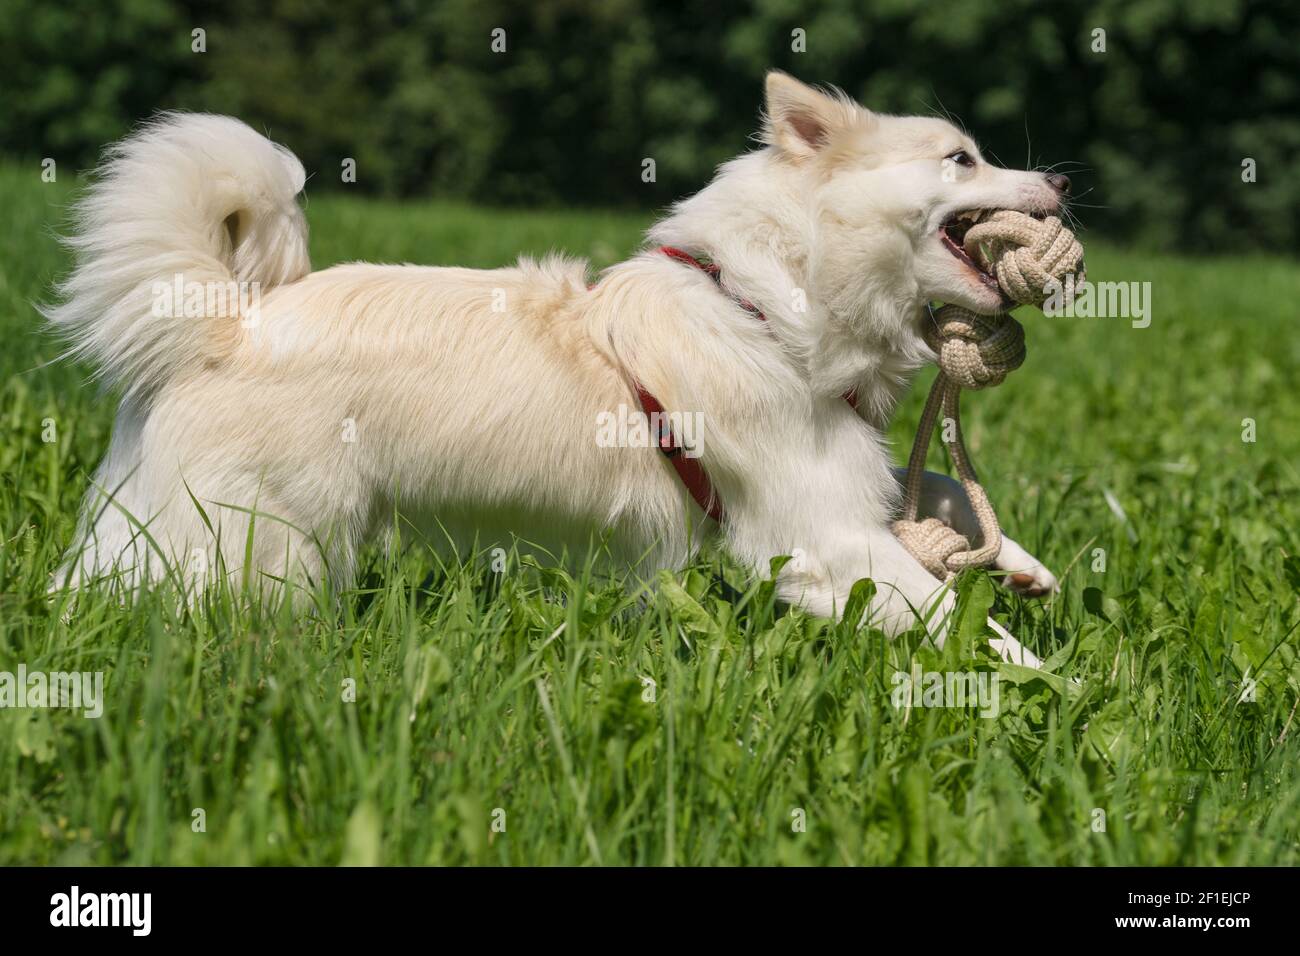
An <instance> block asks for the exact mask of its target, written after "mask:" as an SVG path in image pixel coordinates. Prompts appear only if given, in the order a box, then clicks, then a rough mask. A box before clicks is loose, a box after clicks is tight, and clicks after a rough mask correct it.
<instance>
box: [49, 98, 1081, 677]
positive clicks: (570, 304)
mask: <svg viewBox="0 0 1300 956" xmlns="http://www.w3.org/2000/svg"><path fill="white" fill-rule="evenodd" d="M765 92H766V104H765V110H764V115H763V119H762V128H761V134H760V135H761V144H762V145H761V147H760V148H758V149H755V150H753V151H751V152H749V153H747V154H744V155H741V156H740V157H738V158H736V159H733V160H731V161H730V162H728V163H726V164H725V165H723V166H722V167H721V168H720V169H719V171H718V173H717V175H716V176H715V178H714V179H713V180H712V181H711V182H710V183H709V184H708V185H707V186H706V187H705V188H704V189H702V190H701V191H700V192H698V193H697V194H695V195H693V196H691V197H690V198H688V199H685V200H683V201H681V202H679V203H677V204H675V205H674V206H673V207H672V208H671V209H670V210H669V211H668V212H667V214H666V215H664V216H663V218H661V219H660V220H659V221H658V222H656V223H655V224H654V225H653V227H652V228H651V229H650V231H649V236H648V238H649V244H648V245H647V247H646V248H645V249H643V250H642V251H640V252H639V253H637V254H636V255H634V256H633V257H632V258H630V259H629V260H627V261H625V262H621V263H618V264H616V265H613V266H611V267H609V268H608V269H606V270H604V272H603V273H601V274H600V275H599V276H598V277H597V278H596V281H594V282H589V275H588V267H587V264H586V263H585V262H582V261H578V260H575V259H570V258H564V257H562V256H559V255H552V256H549V257H547V258H544V259H542V260H541V261H533V260H529V259H521V260H520V261H519V262H518V264H517V265H516V266H514V267H511V268H502V269H494V270H472V269H463V268H444V267H427V266H416V265H371V264H363V263H353V264H347V265H339V266H335V267H332V268H329V269H325V270H322V271H319V272H313V271H312V268H311V264H310V261H309V258H308V252H307V227H306V222H305V219H304V216H303V212H302V210H301V208H300V207H299V205H298V201H297V196H298V194H299V193H300V192H301V191H302V189H303V186H304V182H305V174H304V170H303V167H302V164H301V163H300V162H299V161H298V160H297V159H296V158H295V157H294V156H293V154H292V153H290V152H289V151H288V150H287V149H285V148H284V147H282V146H279V145H276V144H273V143H272V142H270V141H269V140H267V139H266V138H264V137H263V136H261V135H259V134H258V133H256V132H254V131H253V130H252V129H250V128H249V127H248V126H246V125H244V124H243V123H241V122H239V121H237V120H235V119H232V118H228V117H221V116H213V115H204V114H174V113H173V114H163V115H161V116H159V117H157V118H156V119H154V120H153V121H151V122H150V123H148V124H147V125H145V126H144V127H143V128H141V129H140V130H139V131H137V132H136V133H135V134H133V135H132V136H130V137H128V138H127V139H125V140H124V141H122V142H121V143H119V144H117V145H116V146H114V147H111V148H110V150H109V151H108V153H107V155H106V157H105V160H104V162H103V164H102V165H101V167H100V169H99V172H98V176H97V177H96V178H95V180H94V181H93V183H92V185H91V186H90V187H89V189H88V191H87V193H86V195H85V197H84V198H83V199H82V201H81V202H80V203H79V204H78V206H77V209H76V213H75V215H76V219H75V226H74V231H73V234H72V235H71V237H70V239H68V242H69V244H70V246H71V248H72V250H73V253H74V268H73V271H72V272H71V274H70V276H69V277H68V278H67V279H66V280H65V281H64V282H63V283H62V284H61V286H60V287H59V293H60V297H59V301H57V302H56V303H55V304H53V305H51V306H48V307H46V308H45V314H46V317H47V319H48V320H49V323H50V324H51V326H52V327H53V329H54V330H56V331H57V332H58V333H60V334H62V335H63V336H65V337H66V338H67V340H68V341H69V350H68V351H69V353H70V354H71V355H73V356H75V357H77V358H79V359H83V360H88V361H90V362H91V363H93V364H94V365H95V366H96V367H97V368H98V370H99V374H100V376H101V377H102V379H103V381H104V383H105V385H106V386H108V387H110V388H112V389H115V390H117V392H118V393H119V394H120V396H121V400H120V407H119V408H118V412H117V418H116V422H115V425H114V429H113V435H112V439H111V442H110V445H109V448H108V451H107V454H106V455H105V457H104V460H103V462H102V464H101V465H100V466H99V469H98V470H97V472H96V473H95V475H94V479H93V481H92V483H91V486H90V488H89V490H88V492H87V494H86V496H85V500H84V503H83V506H82V509H81V513H80V518H79V522H78V527H77V531H76V535H75V539H74V540H73V542H72V543H71V546H70V547H69V550H68V552H67V555H66V558H65V560H64V562H63V564H62V566H61V568H60V569H59V571H58V572H57V573H56V577H55V584H54V586H55V587H59V588H62V587H67V588H71V589H76V588H80V587H84V586H86V585H87V584H88V583H90V582H91V581H93V580H97V579H110V580H111V581H112V583H113V586H115V587H125V588H139V587H144V586H148V585H149V584H151V583H153V582H156V581H158V580H160V579H162V578H164V577H167V576H169V575H179V576H180V577H181V578H182V579H183V580H184V582H185V583H186V585H187V587H188V586H189V585H191V584H193V585H195V586H199V587H201V586H203V585H205V584H208V583H210V582H212V581H214V580H217V579H219V578H221V577H223V576H224V577H226V578H228V579H230V580H237V579H242V580H248V579H250V577H251V578H252V579H256V580H262V581H267V582H279V583H283V582H289V583H290V584H297V585H310V584H314V583H319V582H328V583H329V584H331V585H333V586H334V587H336V588H346V587H347V586H348V585H349V584H350V583H351V582H353V580H354V578H355V575H356V573H357V567H358V554H359V552H360V551H361V549H362V548H363V546H365V545H366V544H367V542H372V541H377V540H378V541H381V542H382V540H383V539H384V537H385V536H386V535H387V534H390V533H391V530H392V528H393V525H394V521H393V518H394V515H401V516H402V518H403V520H407V521H410V522H411V523H412V524H414V525H415V526H416V527H418V528H421V529H425V530H427V532H428V534H429V536H430V537H431V538H433V539H441V538H443V537H445V538H447V539H449V540H451V541H458V542H462V543H463V542H468V541H474V542H476V543H477V544H485V543H489V542H504V541H509V540H510V539H511V538H512V537H514V536H517V538H519V539H523V540H526V541H530V542H539V543H541V544H543V545H544V546H545V547H547V548H549V549H551V550H552V552H558V551H560V550H561V549H571V550H572V549H579V548H582V547H584V546H589V545H590V543H591V541H592V536H593V535H601V536H603V540H604V541H605V543H606V545H607V547H608V552H609V554H610V555H612V556H613V557H614V558H615V560H618V561H627V562H629V563H631V564H634V565H635V566H636V567H637V568H638V569H641V570H643V571H645V572H646V573H647V574H649V573H653V572H654V571H656V570H658V569H661V568H675V567H679V566H681V564H682V563H684V562H686V561H687V560H689V559H690V557H691V556H692V554H694V553H695V551H696V549H697V548H698V547H699V546H700V544H701V542H702V541H703V540H704V539H705V538H706V537H708V536H710V535H721V537H722V539H723V542H724V545H725V547H726V549H727V550H728V551H729V552H730V554H731V555H733V556H734V558H735V559H737V560H738V561H739V562H741V563H742V564H743V565H744V566H745V567H747V568H749V569H750V570H751V571H752V572H754V573H755V574H758V575H766V574H767V573H768V569H769V567H770V566H771V561H772V559H773V558H774V557H775V556H779V555H795V556H796V560H792V561H790V562H788V563H787V564H785V566H784V567H783V568H781V570H780V571H779V573H778V574H777V582H776V586H777V593H778V595H779V597H780V598H781V599H782V600H784V601H786V602H789V603H791V604H796V605H799V606H802V607H803V608H805V609H807V610H808V611H810V612H812V613H814V614H817V615H825V616H831V617H834V616H837V615H839V614H841V613H842V612H843V610H844V608H845V605H846V602H847V599H848V596H849V590H850V588H851V587H852V585H853V584H854V582H856V581H858V580H860V579H862V578H868V577H869V578H872V579H873V580H874V582H875V583H876V586H877V588H876V594H875V597H874V599H873V602H872V605H871V607H870V608H869V610H868V614H869V617H870V619H871V621H872V622H873V623H874V624H876V625H877V626H879V627H881V628H883V629H884V630H885V631H886V632H888V633H890V634H896V633H898V632H901V631H903V630H905V629H907V628H909V627H912V626H914V625H915V623H916V621H917V618H918V616H919V617H920V618H921V619H922V620H925V621H926V622H927V627H929V628H930V631H931V633H932V634H933V635H934V636H935V637H936V638H937V639H938V640H939V641H940V642H941V641H942V639H943V636H944V633H945V629H946V626H947V625H946V620H947V616H948V613H949V612H950V611H951V609H952V607H953V602H954V597H953V593H952V591H951V588H949V587H948V586H946V585H945V584H944V583H943V582H941V581H939V580H937V579H936V578H935V577H933V576H931V575H930V574H929V573H928V572H927V571H926V570H925V569H924V568H923V567H922V566H921V565H920V564H919V563H918V562H917V561H916V560H915V559H914V558H913V557H912V556H911V555H910V554H909V553H908V552H907V551H905V550H904V549H903V547H902V546H901V545H900V544H899V542H898V541H897V539H896V538H895V537H894V536H893V535H892V534H891V533H890V530H889V528H890V523H891V520H892V519H893V518H894V517H896V516H897V513H898V509H899V499H900V488H899V479H898V474H897V472H896V471H895V470H894V469H893V468H892V466H891V458H890V454H889V450H888V448H887V446H886V442H885V438H884V435H885V432H886V427H887V424H888V421H889V418H890V415H891V413H892V411H893V409H894V407H895V405H896V403H897V402H898V400H899V398H900V396H901V394H902V393H903V392H904V391H905V389H906V388H907V387H908V384H909V382H910V380H911V379H912V377H913V375H914V373H916V372H917V370H918V369H920V368H921V367H922V366H923V365H925V364H927V363H929V362H932V361H933V360H934V355H933V353H932V352H931V350H930V349H929V347H928V346H927V345H926V343H925V341H924V339H923V336H922V333H921V327H922V322H923V321H925V320H926V317H927V315H928V311H927V307H928V305H929V304H930V303H931V302H934V301H942V302H947V303H955V304H957V305H961V306H965V307H966V308H968V309H971V310H974V311H976V312H980V313H994V312H999V311H1003V310H1004V309H1005V307H1006V306H1007V302H1006V301H1005V300H1004V298H1003V295H1002V293H1001V292H1000V291H999V289H998V286H997V282H996V281H995V279H994V278H993V277H992V276H990V275H989V274H988V273H987V272H985V271H983V270H982V269H981V267H980V266H979V265H978V264H977V263H975V262H974V261H972V260H971V259H970V258H969V257H968V256H967V255H966V254H965V253H964V252H963V251H962V249H961V242H960V236H961V232H962V231H963V227H964V225H965V224H968V223H969V221H970V220H971V219H972V218H973V217H974V216H975V215H977V214H978V212H979V211H981V210H992V209H1016V210H1021V211H1024V212H1028V213H1031V214H1034V215H1038V216H1042V215H1047V214H1051V213H1054V212H1057V211H1058V210H1060V209H1061V208H1062V206H1063V204H1064V203H1065V202H1066V197H1067V193H1068V189H1069V182H1068V180H1067V179H1066V178H1065V177H1064V176H1060V175H1050V174H1046V173H1041V172H1030V171H1013V170H1007V169H1002V168H998V167H996V166H994V165H992V164H991V163H989V162H987V161H986V160H985V159H984V158H983V157H982V156H981V154H980V152H979V149H978V148H977V146H976V144H975V143H974V142H973V141H972V140H971V139H970V137H969V136H967V135H966V134H965V133H963V132H962V131H961V130H959V129H957V128H956V127H955V126H953V125H952V124H950V123H948V122H946V121H944V120H940V119H937V118H930V117H914V116H894V115H886V114H882V113H877V112H872V111H871V110H869V109H867V108H865V107H863V106H861V105H859V104H857V103H855V102H853V101H852V100H851V99H849V98H848V97H846V96H845V95H843V94H841V93H839V92H837V91H825V90H821V89H817V88H814V87H811V86H808V85H805V84H803V83H801V82H799V81H798V80H796V79H794V78H792V77H790V76H788V75H786V74H784V73H781V72H772V73H770V74H769V75H768V76H767V78H766V91H765ZM187 290H189V291H188V292H187ZM195 290H197V291H195ZM190 293H193V294H190ZM846 394H849V395H852V396H853V402H852V403H850V402H847V401H845V399H844V396H845V395H846ZM647 402H653V403H654V404H655V406H656V407H657V408H659V409H663V410H667V411H666V412H665V415H666V416H667V418H668V421H669V423H670V425H671V423H672V422H677V423H678V424H679V425H680V422H681V421H682V416H685V415H696V416H698V417H699V420H700V421H701V422H702V423H703V426H704V427H703V429H702V431H701V433H700V435H699V436H697V438H696V441H695V444H694V446H693V447H691V448H690V449H688V451H690V455H689V457H688V456H679V457H678V458H676V459H675V458H674V457H673V452H674V451H676V452H680V451H682V449H681V448H679V447H675V446H673V445H672V442H671V441H669V442H665V441H664V440H663V438H664V435H665V432H662V431H661V432H659V434H658V437H657V438H656V437H655V436H653V435H652V436H650V440H649V441H635V442H611V441H598V440H597V432H598V423H601V422H605V423H608V422H609V421H610V419H609V417H608V416H610V415H611V414H612V413H614V412H616V411H617V410H620V409H622V410H623V412H622V414H623V416H624V418H625V419H628V420H635V421H638V422H643V421H648V419H647V415H646V413H648V412H650V409H649V408H647V407H646V403H647ZM645 430H648V426H647V429H645ZM645 430H643V431H645ZM669 432H671V428H670V429H669ZM688 466H689V467H690V468H693V469H696V470H695V472H694V474H695V479H696V481H697V482H698V481H699V480H706V481H707V495H708V497H707V498H704V497H701V495H700V489H699V488H698V487H696V488H694V489H693V488H692V487H690V486H689V477H688V476H687V474H686V472H685V471H683V470H682V469H684V468H686V467H688ZM922 499H923V501H922V503H923V512H924V513H929V514H932V515H935V516H937V517H940V518H941V519H943V520H945V521H947V522H948V523H950V524H951V525H953V526H954V527H956V528H957V530H959V531H962V532H964V533H966V534H967V535H968V536H969V537H972V538H977V537H978V528H977V526H976V524H975V521H974V517H973V515H972V514H971V512H970V507H969V503H968V502H967V501H966V498H965V495H964V493H963V492H962V490H961V487H960V485H958V484H957V483H956V482H953V481H952V480H951V479H947V478H945V477H943V476H940V475H934V474H928V475H927V477H926V481H925V484H924V488H923V495H922ZM712 502H720V503H722V504H724V505H725V512H719V511H714V510H712V507H711V503H712ZM711 515H712V517H711ZM715 518H717V519H718V520H715ZM996 566H997V568H999V569H1001V570H1002V571H1004V572H1006V574H1005V575H1004V581H1005V583H1007V584H1008V586H1010V587H1011V588H1013V589H1015V590H1017V591H1020V592H1021V593H1023V594H1028V595H1041V594H1045V593H1048V592H1051V591H1053V590H1054V589H1056V587H1057V583H1056V579H1055V577H1054V576H1053V575H1052V574H1051V572H1049V571H1048V570H1047V569H1046V568H1045V567H1043V565H1042V564H1041V563H1040V562H1039V561H1037V560H1036V559H1035V558H1034V557H1032V556H1031V555H1030V554H1028V553H1027V552H1026V551H1025V550H1024V549H1023V548H1021V547H1020V546H1019V545H1017V544H1016V543H1015V542H1014V541H1012V540H1010V539H1004V540H1003V543H1002V549H1001V553H1000V554H999V556H998V558H997V562H996ZM990 626H991V627H992V628H993V630H994V632H995V635H996V636H994V637H993V638H991V639H990V643H991V645H992V646H993V647H994V648H995V649H996V650H997V651H998V652H999V653H1000V654H1002V656H1003V657H1005V658H1006V659H1008V660H1012V661H1016V662H1018V663H1022V664H1027V665H1030V666H1037V665H1038V663H1039V662H1038V660H1037V658H1036V657H1034V655H1033V654H1032V653H1031V652H1029V651H1028V650H1027V649H1025V648H1023V647H1022V646H1021V645H1020V644H1019V642H1017V641H1016V640H1015V639H1014V638H1013V637H1012V636H1011V635H1010V634H1009V633H1007V632H1006V631H1005V629H1003V628H1002V627H1001V626H1000V625H998V624H997V622H995V621H990Z"/></svg>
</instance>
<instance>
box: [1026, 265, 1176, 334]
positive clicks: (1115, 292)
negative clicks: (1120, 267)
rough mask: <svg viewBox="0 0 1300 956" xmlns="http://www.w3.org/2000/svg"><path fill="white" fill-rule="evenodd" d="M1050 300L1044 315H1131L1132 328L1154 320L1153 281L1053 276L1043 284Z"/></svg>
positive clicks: (1065, 316) (1044, 305)
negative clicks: (1107, 280) (1152, 303)
mask: <svg viewBox="0 0 1300 956" xmlns="http://www.w3.org/2000/svg"><path fill="white" fill-rule="evenodd" d="M1043 291H1044V292H1045V293H1046V294H1047V301H1045V302H1044V303H1043V315H1046V316H1050V317H1056V316H1062V317H1064V318H1069V319H1074V318H1079V319H1094V318H1095V319H1131V320H1132V325H1133V328H1135V329H1145V328H1146V327H1147V326H1148V325H1150V324H1151V283H1150V282H1089V281H1088V280H1087V279H1084V280H1081V281H1076V280H1075V277H1074V276H1073V275H1066V276H1065V279H1064V281H1061V280H1058V279H1055V278H1052V279H1048V280H1047V282H1046V283H1045V284H1044V285H1043Z"/></svg>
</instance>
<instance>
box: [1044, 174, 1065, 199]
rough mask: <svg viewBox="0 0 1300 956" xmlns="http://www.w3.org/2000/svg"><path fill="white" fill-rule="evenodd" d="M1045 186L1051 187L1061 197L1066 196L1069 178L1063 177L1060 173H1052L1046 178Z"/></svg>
mask: <svg viewBox="0 0 1300 956" xmlns="http://www.w3.org/2000/svg"><path fill="white" fill-rule="evenodd" d="M1047 185H1049V186H1051V187H1052V188H1053V189H1055V190H1056V191H1057V192H1058V193H1060V194H1061V195H1062V196H1067V195H1069V193H1070V177H1069V176H1064V175H1062V174H1061V173H1052V174H1051V175H1050V176H1048V177H1047Z"/></svg>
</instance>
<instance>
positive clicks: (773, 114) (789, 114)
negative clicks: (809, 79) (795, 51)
mask: <svg viewBox="0 0 1300 956" xmlns="http://www.w3.org/2000/svg"><path fill="white" fill-rule="evenodd" d="M766 86H767V89H766V94H767V107H766V110H765V116H764V122H763V141H764V142H766V143H769V144H771V145H772V146H775V147H776V148H777V149H779V150H781V151H782V152H784V153H786V154H788V155H790V156H792V157H794V158H796V159H803V158H806V157H809V156H812V155H814V154H815V153H816V152H817V151H818V150H820V149H821V148H822V147H823V146H825V145H826V144H827V143H828V142H830V139H831V137H832V136H833V135H834V134H835V133H836V132H837V131H839V130H840V129H842V128H844V127H845V126H847V125H848V124H849V123H850V122H851V121H852V115H853V113H854V111H856V110H860V109H861V107H858V106H856V105H855V104H853V103H851V102H850V101H849V100H848V99H847V98H836V97H834V96H828V95H826V94H825V93H823V92H822V91H821V90H818V89H814V88H813V87H811V86H808V85H807V84H806V83H800V82H799V81H798V80H796V79H795V78H794V77H793V76H791V75H790V74H788V73H782V72H781V71H780V70H771V71H769V72H768V74H767V84H766Z"/></svg>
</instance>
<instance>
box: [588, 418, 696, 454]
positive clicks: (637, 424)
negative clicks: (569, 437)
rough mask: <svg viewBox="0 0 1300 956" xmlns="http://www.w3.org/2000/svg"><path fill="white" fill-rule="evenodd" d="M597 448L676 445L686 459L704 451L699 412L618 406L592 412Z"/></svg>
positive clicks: (667, 446) (674, 446)
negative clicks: (652, 410) (660, 410)
mask: <svg viewBox="0 0 1300 956" xmlns="http://www.w3.org/2000/svg"><path fill="white" fill-rule="evenodd" d="M596 446H597V447H599V448H669V447H672V448H680V449H681V453H682V455H683V456H684V457H686V458H699V457H700V454H701V453H702V452H703V451H704V413H703V412H651V413H649V414H646V413H645V412H643V411H639V410H637V409H633V408H629V407H628V406H627V405H619V406H618V411H617V412H599V413H597V415H596Z"/></svg>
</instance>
